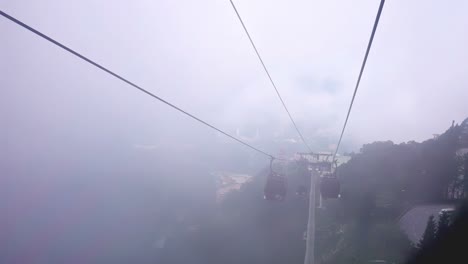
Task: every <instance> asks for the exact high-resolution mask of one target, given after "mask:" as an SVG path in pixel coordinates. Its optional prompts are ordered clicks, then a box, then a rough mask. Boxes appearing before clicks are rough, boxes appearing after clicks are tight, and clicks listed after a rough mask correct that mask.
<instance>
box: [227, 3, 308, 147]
mask: <svg viewBox="0 0 468 264" xmlns="http://www.w3.org/2000/svg"><path fill="white" fill-rule="evenodd" d="M229 1H230V2H231V5H232V8H233V9H234V11H235V12H236V15H237V17H238V18H239V21H240V23H241V24H242V27H243V28H244V31H245V33H246V34H247V37H248V38H249V40H250V43H251V44H252V47H253V49H254V50H255V53H256V54H257V57H258V59H259V60H260V63H261V64H262V66H263V69H264V70H265V73H266V74H267V76H268V79H270V83H271V85H272V86H273V88H274V89H275V91H276V95H278V98H279V100H280V101H281V104H282V105H283V107H284V110H286V113H288V116H289V119H291V122H292V124H293V125H294V128H295V129H296V131H297V134H299V137H300V138H301V140H302V142H303V143H304V145H305V146H306V147H307V149H308V150H309V151H310V152H313V151H312V149H311V148H310V147H309V145H308V144H307V142H306V141H305V139H304V137H303V136H302V133H301V131H300V130H299V128H298V127H297V125H296V122H295V121H294V119H293V117H292V115H291V113H290V112H289V110H288V107H287V106H286V103H285V102H284V100H283V98H282V97H281V94H280V93H279V91H278V88H277V87H276V84H275V82H274V81H273V78H271V75H270V72H269V71H268V69H267V67H266V65H265V63H264V62H263V59H262V57H261V56H260V53H259V52H258V50H257V47H256V46H255V43H254V42H253V40H252V37H251V36H250V34H249V31H248V30H247V27H246V26H245V24H244V21H243V20H242V18H241V16H240V14H239V12H238V11H237V8H236V6H235V5H234V2H233V1H232V0H229Z"/></svg>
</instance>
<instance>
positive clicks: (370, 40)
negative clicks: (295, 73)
mask: <svg viewBox="0 0 468 264" xmlns="http://www.w3.org/2000/svg"><path fill="white" fill-rule="evenodd" d="M384 4H385V0H381V1H380V6H379V11H378V12H377V16H376V17H375V22H374V27H373V29H372V34H371V36H370V39H369V43H368V44H367V50H366V55H365V56H364V60H363V61H362V65H361V71H360V72H359V77H358V79H357V83H356V87H355V88H354V93H353V97H352V98H351V103H350V104H349V109H348V113H347V115H346V119H345V122H344V125H343V129H342V130H341V135H340V139H339V140H338V144H337V145H336V150H335V153H334V154H333V161H334V160H335V158H336V154H337V153H338V149H339V147H340V144H341V140H342V139H343V134H344V132H345V129H346V125H347V124H348V119H349V115H350V114H351V109H352V108H353V103H354V99H355V98H356V93H357V91H358V89H359V84H360V82H361V77H362V73H363V72H364V68H365V67H366V62H367V57H368V56H369V51H370V49H371V46H372V42H373V40H374V35H375V32H376V30H377V26H378V24H379V20H380V14H381V13H382V9H383V7H384Z"/></svg>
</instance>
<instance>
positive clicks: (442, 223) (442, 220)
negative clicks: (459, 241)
mask: <svg viewBox="0 0 468 264" xmlns="http://www.w3.org/2000/svg"><path fill="white" fill-rule="evenodd" d="M449 225H450V216H449V214H448V213H447V212H442V213H441V215H440V217H439V222H438V224H437V232H436V238H440V237H442V236H444V235H445V234H447V231H448V229H449Z"/></svg>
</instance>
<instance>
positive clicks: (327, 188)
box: [320, 175, 340, 199]
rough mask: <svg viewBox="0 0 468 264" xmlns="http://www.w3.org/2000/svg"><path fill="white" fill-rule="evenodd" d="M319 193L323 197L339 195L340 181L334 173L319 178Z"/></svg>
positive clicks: (332, 197) (330, 197)
mask: <svg viewBox="0 0 468 264" xmlns="http://www.w3.org/2000/svg"><path fill="white" fill-rule="evenodd" d="M320 193H321V194H322V198H323V199H336V198H338V197H339V196H340V182H339V180H338V178H337V177H336V176H334V175H325V176H324V177H322V178H320Z"/></svg>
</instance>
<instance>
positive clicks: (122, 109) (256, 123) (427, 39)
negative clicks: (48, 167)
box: [0, 0, 468, 154]
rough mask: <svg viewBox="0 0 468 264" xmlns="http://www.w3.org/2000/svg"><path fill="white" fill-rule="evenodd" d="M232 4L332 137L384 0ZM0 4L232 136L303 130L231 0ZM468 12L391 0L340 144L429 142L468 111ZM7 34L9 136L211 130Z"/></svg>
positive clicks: (124, 136) (33, 40)
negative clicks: (257, 53) (286, 109)
mask: <svg viewBox="0 0 468 264" xmlns="http://www.w3.org/2000/svg"><path fill="white" fill-rule="evenodd" d="M235 3H236V4H237V8H238V10H239V12H240V14H241V16H242V17H243V19H244V22H245V23H246V26H247V27H248V29H249V31H250V33H251V35H252V37H253V39H254V41H255V42H256V44H257V47H258V49H259V51H260V53H261V54H262V56H263V59H264V61H265V63H266V65H267V66H268V68H269V69H270V72H271V75H272V77H273V79H274V80H275V82H276V84H277V86H278V89H279V91H280V93H281V94H282V95H283V98H284V100H285V102H286V104H287V105H288V107H289V109H290V111H291V113H292V115H293V116H294V117H295V119H296V120H297V124H298V126H299V127H300V129H301V130H303V134H304V135H305V137H306V139H307V140H308V141H310V142H311V145H313V146H315V145H316V142H317V141H320V140H326V141H327V144H328V143H329V142H334V141H336V140H337V139H338V135H339V132H340V130H341V126H342V124H343V121H344V118H345V114H346V111H347V107H348V104H349V101H350V98H351V95H352V91H353V89H354V85H355V82H356V79H357V75H358V72H359V67H360V64H361V62H362V58H363V55H364V52H365V48H366V45H367V41H368V39H369V36H370V32H371V29H372V24H373V22H374V19H375V15H376V12H377V9H378V5H379V1H378V0H359V1H357V0H356V1H338V0H327V1H303V0H290V1H279V0H268V1H267V0H236V1H235ZM0 9H1V10H3V11H4V12H6V13H8V14H10V15H12V16H14V17H16V18H18V19H20V20H22V21H23V22H25V23H26V24H28V25H30V26H32V27H34V28H36V29H38V30H39V31H41V32H43V33H45V34H47V35H49V36H51V37H53V38H55V39H57V40H58V41H61V42H62V43H64V44H66V45H68V46H70V47H71V48H73V49H75V50H76V51H78V52H80V53H82V54H84V55H85V56H89V57H90V58H92V59H94V60H96V61H97V62H99V63H101V64H103V65H105V66H107V67H109V68H110V69H112V70H114V71H115V72H117V73H119V74H121V75H123V76H125V77H127V78H128V79H130V80H132V81H134V82H135V83H137V84H139V85H141V86H143V87H144V88H146V89H148V90H150V91H152V92H154V93H155V94H157V95H159V96H161V97H163V98H165V99H167V100H169V101H171V102H173V103H174V104H176V105H178V106H180V107H181V108H183V109H185V110H187V111H189V112H192V113H194V114H196V115H198V116H199V117H201V118H202V119H205V120H206V121H208V122H210V123H212V124H215V125H217V126H219V127H220V128H222V129H225V130H226V131H228V132H230V133H235V131H236V129H237V128H240V130H241V131H242V130H246V131H247V130H252V129H257V128H258V129H259V130H260V136H264V137H267V136H277V137H280V138H291V137H296V139H297V135H296V134H294V130H292V126H291V123H290V122H289V120H288V117H287V115H286V113H285V112H284V110H283V108H282V106H281V103H280V102H279V100H278V98H277V97H276V94H275V92H274V90H273V88H272V87H271V85H270V83H269V82H268V79H267V76H266V75H265V73H264V72H263V69H262V68H261V65H260V63H259V61H258V60H257V58H256V56H255V53H254V51H253V49H252V47H251V46H250V43H249V42H248V39H247V37H246V35H245V33H244V31H243V29H242V28H241V25H240V23H239V21H238V19H237V17H236V15H235V13H234V11H233V9H232V7H231V5H230V3H229V1H228V0H207V1H193V0H178V1H174V0H159V1H149V0H147V1H122V0H119V1H116V0H113V1H95V0H79V1H59V0H43V1H25V0H14V1H13V0H0ZM467 13H468V2H467V1H462V0H460V1H435V0H434V1H432V0H431V1H427V0H424V1H423V0H415V1H403V0H392V1H387V3H386V4H385V7H384V11H383V13H382V17H381V20H380V25H379V28H378V30H377V34H376V37H375V40H374V45H373V48H372V50H371V53H370V57H369V60H368V63H367V68H366V70H365V72H364V76H363V79H362V82H361V87H360V90H359V92H358V95H357V98H356V101H355V107H354V109H353V112H352V115H351V119H350V123H349V126H348V130H347V132H346V134H345V137H344V141H343V144H344V149H343V150H350V149H354V150H355V149H357V148H359V146H360V145H361V144H363V143H368V142H372V141H375V140H393V141H395V142H402V141H408V140H413V139H414V140H418V141H419V140H424V139H427V138H430V137H432V134H433V133H441V132H443V131H444V130H445V129H446V128H448V126H449V125H450V124H451V121H452V120H456V121H457V122H461V121H462V120H463V119H464V118H466V117H467V116H468V103H467V98H468V75H467V74H466V73H467V72H468V49H467V48H466V47H468V34H466V33H467V28H468V19H467V17H466V14H467ZM0 31H1V32H2V40H1V42H0V58H1V59H0V71H1V72H2V74H1V75H0V84H1V89H0V109H1V113H0V115H1V116H0V117H1V118H2V124H3V125H5V124H6V126H5V127H7V135H8V137H7V139H8V140H9V141H15V140H17V141H22V142H24V141H28V140H29V142H27V143H25V144H29V145H28V147H30V145H31V144H32V145H34V144H36V143H37V142H36V141H41V140H42V139H45V138H47V139H48V140H53V141H56V142H60V144H63V143H64V142H67V141H70V140H71V141H74V142H84V141H86V142H87V143H88V144H89V143H90V141H89V139H91V138H93V139H95V142H93V141H92V140H91V142H92V143H94V144H114V143H115V142H117V141H118V142H121V143H122V142H123V144H129V145H136V146H146V145H154V144H159V143H161V142H170V141H171V140H173V139H174V138H175V137H182V138H186V139H187V140H196V141H197V140H200V139H199V138H203V136H204V135H205V134H208V135H211V136H212V135H213V134H214V133H213V132H211V131H210V130H209V129H207V128H204V127H202V126H201V125H199V124H197V123H195V122H194V121H192V120H190V119H188V118H186V117H185V116H183V115H182V114H180V113H177V112H175V111H174V110H172V109H170V108H168V107H167V106H165V105H163V104H161V103H159V102H157V101H154V100H152V99H151V98H149V97H147V96H145V95H144V94H142V93H140V92H138V91H136V90H134V89H133V88H131V87H130V86H128V85H126V84H124V83H122V82H120V81H119V80H117V79H115V78H113V77H111V76H109V75H107V74H105V73H104V72H102V71H100V70H98V69H96V68H94V67H91V66H90V65H89V64H87V63H85V62H83V61H80V60H79V59H77V58H76V57H74V56H72V55H70V54H68V53H66V52H65V51H63V50H61V49H59V48H57V47H56V46H53V45H51V44H50V43H48V42H46V41H44V40H43V39H40V38H39V37H37V36H35V35H33V34H31V33H30V32H28V31H26V30H24V29H22V28H20V27H18V26H17V25H15V24H13V23H12V22H10V21H8V20H6V19H4V18H0ZM96 134H99V135H100V136H99V137H97V136H95V135H96ZM41 135H42V136H41ZM103 138H106V139H108V142H106V141H105V140H103ZM87 140H88V141H87ZM327 147H330V149H332V147H333V145H332V144H331V143H330V144H329V145H328V146H327ZM322 150H323V149H322ZM4 154H5V153H4Z"/></svg>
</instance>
